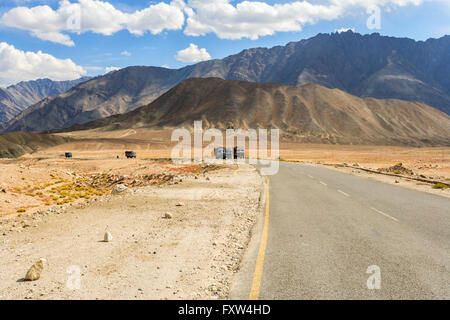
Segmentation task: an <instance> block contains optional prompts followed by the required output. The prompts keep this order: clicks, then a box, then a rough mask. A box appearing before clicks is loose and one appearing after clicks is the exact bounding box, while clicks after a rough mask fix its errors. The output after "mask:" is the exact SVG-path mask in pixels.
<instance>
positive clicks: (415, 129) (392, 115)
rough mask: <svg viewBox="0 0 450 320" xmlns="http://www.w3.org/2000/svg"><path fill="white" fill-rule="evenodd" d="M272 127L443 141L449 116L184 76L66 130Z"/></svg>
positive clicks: (324, 138) (341, 139)
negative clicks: (141, 100) (154, 94)
mask: <svg viewBox="0 0 450 320" xmlns="http://www.w3.org/2000/svg"><path fill="white" fill-rule="evenodd" d="M195 120H203V122H204V127H217V128H222V129H224V128H230V127H233V128H244V129H245V128H258V127H261V128H279V129H281V131H282V136H283V137H284V139H288V140H294V141H301V142H328V143H340V144H383V145H417V146H420V145H450V116H448V115H447V114H445V113H443V112H441V111H439V110H437V109H435V108H432V107H430V106H427V105H425V104H422V103H417V102H408V101H403V100H395V99H387V100H378V99H373V98H358V97H355V96H352V95H350V94H348V93H345V92H343V91H341V90H339V89H328V88H325V87H322V86H320V85H314V84H308V85H304V86H300V87H297V86H284V85H280V84H276V83H254V82H245V81H234V80H222V79H219V78H206V79H205V78H191V79H188V80H186V81H184V82H183V83H181V84H179V85H178V86H176V87H175V88H173V89H171V90H169V91H168V92H167V93H165V94H164V95H162V96H161V97H160V98H158V99H157V100H155V101H154V102H152V103H150V104H148V105H146V106H143V107H140V108H138V109H136V110H134V111H131V112H129V113H126V114H122V115H115V116H111V117H107V118H104V119H99V120H96V121H93V122H90V123H88V124H85V125H77V126H74V127H72V128H70V129H69V130H83V129H93V128H101V129H102V130H116V129H126V128H143V127H145V128H167V127H182V126H184V127H192V125H193V121H195Z"/></svg>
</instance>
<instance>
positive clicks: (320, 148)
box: [0, 129, 450, 299]
mask: <svg viewBox="0 0 450 320" xmlns="http://www.w3.org/2000/svg"><path fill="white" fill-rule="evenodd" d="M59 135H62V136H65V137H70V138H73V139H74V140H73V141H70V142H67V143H65V144H61V145H58V146H55V147H50V148H47V149H41V150H38V151H37V152H35V153H33V154H27V155H23V156H21V157H19V158H17V159H0V243H1V248H0V261H2V271H1V272H0V298H1V299H67V298H70V299H136V298H137V299H224V298H227V297H228V294H229V292H230V287H231V286H232V283H233V278H234V275H235V273H236V272H237V271H238V270H239V268H240V263H241V260H242V257H243V255H244V253H245V251H246V248H247V245H248V243H249V241H250V238H251V236H252V231H253V228H254V226H255V222H256V221H257V220H258V219H261V217H262V207H263V205H264V203H262V202H263V196H262V195H263V193H264V181H265V180H264V179H263V177H262V176H261V175H260V174H259V172H258V170H257V168H256V167H254V166H250V165H247V164H245V165H236V164H234V165H207V164H198V165H197V164H175V163H172V162H170V161H168V160H163V159H169V158H170V152H171V149H172V147H173V144H174V143H171V142H170V131H145V130H143V129H142V130H137V131H136V130H124V131H114V132H101V131H98V132H92V131H80V132H69V133H61V134H59ZM125 150H135V151H136V152H137V154H138V158H137V159H125V158H124V154H123V153H124V151H125ZM64 152H72V153H73V158H72V159H65V158H64ZM117 156H119V158H117ZM280 159H281V160H283V161H292V162H296V161H299V162H303V163H308V164H311V165H314V166H324V167H327V168H331V169H334V170H340V171H344V172H347V173H349V174H354V175H359V176H364V177H367V178H368V179H375V180H380V181H383V182H385V183H390V184H395V185H398V186H400V187H406V188H410V189H416V190H420V191H423V192H429V193H434V194H437V195H440V196H443V197H450V189H449V188H447V185H448V183H450V148H448V147H427V148H412V147H395V146H338V145H319V144H294V143H282V144H281V148H280ZM398 163H402V166H400V167H398V166H397V167H394V166H395V165H396V164H398ZM392 167H394V169H389V168H392ZM395 168H397V169H395ZM399 168H400V169H399ZM379 169H385V170H384V171H386V173H390V174H391V175H384V174H381V172H378V173H377V172H376V171H378V170H379ZM407 169H410V170H412V173H411V172H409V171H408V170H407ZM367 170H369V171H367ZM399 170H400V171H399ZM370 171H373V172H370ZM382 171H383V170H382ZM421 180H424V181H429V182H424V181H421ZM438 182H440V183H441V184H439V183H438ZM117 185H122V186H125V187H124V188H123V189H120V188H117ZM106 231H109V232H110V233H111V234H112V236H113V240H112V241H111V242H103V241H102V240H103V236H104V233H105V232H106ZM39 258H45V259H46V260H47V265H46V266H45V268H44V271H43V272H42V276H41V279H39V280H38V281H35V282H26V281H23V280H22V279H23V277H24V276H25V273H26V272H27V270H28V268H29V267H30V266H31V265H32V264H33V263H34V262H35V261H37V260H38V259H39ZM77 273H79V275H80V279H81V282H80V287H79V288H75V290H74V289H73V288H71V286H70V285H69V284H70V281H71V279H73V276H74V274H75V275H77Z"/></svg>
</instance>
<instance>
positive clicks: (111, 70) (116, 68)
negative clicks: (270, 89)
mask: <svg viewBox="0 0 450 320" xmlns="http://www.w3.org/2000/svg"><path fill="white" fill-rule="evenodd" d="M120 69H121V68H119V67H106V68H105V73H110V72H113V71H118V70H120Z"/></svg>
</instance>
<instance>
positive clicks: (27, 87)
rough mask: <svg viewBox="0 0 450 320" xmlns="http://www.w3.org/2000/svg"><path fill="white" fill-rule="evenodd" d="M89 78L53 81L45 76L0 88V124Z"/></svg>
mask: <svg viewBox="0 0 450 320" xmlns="http://www.w3.org/2000/svg"><path fill="white" fill-rule="evenodd" d="M89 79H91V78H90V77H81V78H79V79H76V80H67V81H53V80H50V79H47V78H45V79H37V80H32V81H21V82H19V83H16V84H14V85H11V86H8V87H6V88H0V125H1V124H2V123H6V122H8V121H9V120H11V119H12V118H13V117H14V116H16V115H18V114H19V113H20V112H22V111H24V110H25V109H26V108H27V107H29V106H31V105H34V104H36V103H37V102H39V101H41V100H42V99H44V98H46V97H49V96H56V95H59V94H61V93H64V92H66V91H68V90H70V89H71V88H73V87H74V86H76V85H78V84H80V83H82V82H85V81H87V80H89Z"/></svg>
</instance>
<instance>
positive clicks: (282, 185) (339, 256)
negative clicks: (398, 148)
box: [230, 163, 450, 299]
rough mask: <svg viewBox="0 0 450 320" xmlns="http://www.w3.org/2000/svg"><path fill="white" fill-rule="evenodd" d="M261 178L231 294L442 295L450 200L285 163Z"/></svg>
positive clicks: (448, 258)
mask: <svg viewBox="0 0 450 320" xmlns="http://www.w3.org/2000/svg"><path fill="white" fill-rule="evenodd" d="M268 179H269V180H270V187H269V190H270V191H269V194H268V199H269V205H268V208H267V212H266V219H265V220H264V219H263V221H261V223H260V224H261V226H259V228H258V232H257V234H256V235H255V237H254V238H257V240H255V241H253V242H254V243H253V244H251V245H250V247H249V251H248V253H247V255H246V257H245V259H244V263H243V266H242V269H241V272H240V273H239V274H238V275H237V277H236V278H235V285H234V287H233V288H232V293H231V295H230V298H232V299H235V298H240V299H248V298H249V297H250V298H251V299H258V298H259V299H450V199H448V198H444V197H439V196H435V195H431V194H427V193H421V192H417V191H412V190H408V189H404V188H401V187H398V186H395V185H389V184H385V183H381V182H377V181H373V180H370V179H365V178H360V177H356V176H353V175H349V174H345V173H342V172H338V171H335V170H330V169H326V168H321V167H315V166H310V165H300V164H294V163H280V170H279V172H278V174H277V175H275V176H271V177H268ZM264 226H265V229H264ZM261 234H262V236H261ZM265 236H267V237H266V238H265ZM261 240H262V241H261ZM265 240H266V241H265ZM368 269H369V270H368ZM368 271H369V273H367V272H368ZM369 278H370V280H369ZM368 280H369V281H368ZM368 282H369V283H368ZM369 287H370V289H369ZM378 288H379V289H378Z"/></svg>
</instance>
